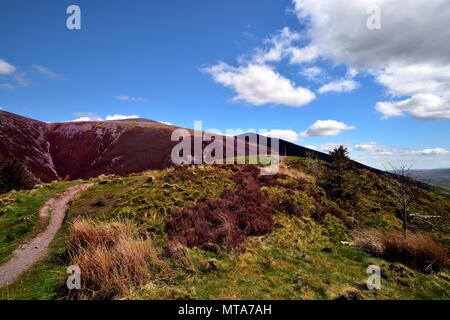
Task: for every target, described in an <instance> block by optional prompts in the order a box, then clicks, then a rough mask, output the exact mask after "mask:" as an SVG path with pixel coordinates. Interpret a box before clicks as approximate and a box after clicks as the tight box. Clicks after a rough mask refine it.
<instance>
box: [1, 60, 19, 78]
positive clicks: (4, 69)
mask: <svg viewBox="0 0 450 320" xmlns="http://www.w3.org/2000/svg"><path fill="white" fill-rule="evenodd" d="M15 71H16V67H14V66H13V65H11V64H9V63H8V62H6V61H5V60H3V59H1V58H0V74H12V73H14V72H15Z"/></svg>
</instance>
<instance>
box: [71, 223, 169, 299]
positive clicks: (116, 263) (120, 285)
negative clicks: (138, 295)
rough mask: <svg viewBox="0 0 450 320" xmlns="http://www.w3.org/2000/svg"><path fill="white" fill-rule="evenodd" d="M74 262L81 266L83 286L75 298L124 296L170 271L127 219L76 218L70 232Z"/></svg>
mask: <svg viewBox="0 0 450 320" xmlns="http://www.w3.org/2000/svg"><path fill="white" fill-rule="evenodd" d="M69 255H70V259H71V264H73V265H78V266H79V267H80V270H81V282H82V283H81V284H82V289H81V290H77V292H76V294H77V296H76V298H83V297H92V298H96V299H107V298H112V297H117V296H123V295H126V294H127V293H129V290H130V289H132V288H138V287H140V286H142V285H144V284H146V283H147V282H149V281H151V280H153V279H155V277H156V276H157V274H158V273H161V272H163V273H165V272H169V268H168V266H167V265H166V264H165V263H164V262H163V261H162V260H160V259H159V257H158V256H157V254H156V252H155V251H154V249H153V247H152V245H151V243H150V242H149V241H148V240H143V239H140V238H138V237H136V235H135V228H134V226H133V225H132V224H131V223H130V222H127V221H122V222H117V221H115V222H99V221H92V220H86V219H83V220H77V221H75V222H74V224H73V226H72V229H71V231H70V236H69Z"/></svg>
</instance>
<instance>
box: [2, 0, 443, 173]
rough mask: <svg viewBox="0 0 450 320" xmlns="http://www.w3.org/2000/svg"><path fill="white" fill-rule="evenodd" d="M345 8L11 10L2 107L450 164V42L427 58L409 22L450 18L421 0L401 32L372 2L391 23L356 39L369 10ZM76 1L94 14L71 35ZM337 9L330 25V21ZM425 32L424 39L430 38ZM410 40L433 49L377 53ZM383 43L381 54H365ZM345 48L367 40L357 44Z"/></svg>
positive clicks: (207, 2) (166, 4) (9, 6)
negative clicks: (241, 133) (247, 132)
mask: <svg viewBox="0 0 450 320" xmlns="http://www.w3.org/2000/svg"><path fill="white" fill-rule="evenodd" d="M339 2H341V4H343V3H344V2H343V1H339V0H333V1H330V4H329V5H321V6H314V5H313V2H312V1H311V0H295V1H290V0H289V1H288V0H266V1H260V0H245V1H238V0H229V1H218V0H195V1H185V0H177V1H175V0H172V1H114V0H109V1H100V0H98V1H75V2H72V1H70V2H69V1H56V0H54V1H50V0H47V1H45V0H43V1H22V0H17V1H2V2H1V3H0V39H1V40H0V43H1V45H0V107H1V108H3V109H4V110H7V111H10V112H14V113H18V114H21V115H24V116H28V117H31V118H35V119H39V120H43V121H49V122H56V121H68V120H73V119H77V118H80V117H88V118H92V119H95V118H102V119H105V118H106V117H107V116H108V115H111V116H112V115H138V116H139V117H142V118H148V119H154V120H158V121H167V122H170V123H173V124H176V125H179V126H183V127H192V126H193V122H194V120H202V121H203V125H204V128H205V129H207V128H218V129H220V130H223V131H225V129H227V128H231V129H236V128H242V129H249V128H255V129H267V130H278V131H274V133H273V134H274V135H276V134H277V133H278V135H280V136H281V137H286V138H290V139H291V140H293V141H295V142H296V143H299V144H301V145H307V146H311V147H314V148H316V149H319V150H327V148H330V147H332V146H334V145H336V144H341V143H342V144H345V145H347V146H348V147H349V148H350V150H351V154H352V156H353V157H354V158H356V159H357V160H360V161H362V162H365V163H367V164H369V165H374V166H377V167H382V165H383V164H386V163H387V162H394V163H397V162H400V161H406V160H407V161H408V162H410V163H411V164H413V165H414V167H415V168H433V167H450V155H449V152H448V150H450V128H449V118H450V106H449V103H448V102H449V101H450V98H449V97H450V95H449V94H447V93H448V92H447V91H445V90H447V89H448V88H449V87H450V85H449V83H450V80H449V79H448V78H445V79H443V78H442V76H439V77H438V76H437V75H435V73H433V71H434V70H441V71H442V72H445V70H447V69H445V68H447V67H449V66H450V62H449V61H448V60H445V56H447V57H448V56H449V55H448V51H447V50H448V47H443V48H436V47H435V46H434V47H433V49H432V50H434V51H433V54H430V55H429V56H424V55H423V54H422V51H426V50H427V45H428V44H427V43H422V42H423V41H418V42H417V41H416V40H417V39H410V38H409V37H410V35H409V34H410V33H413V32H414V31H415V30H408V28H403V29H402V28H399V25H397V24H398V23H403V22H402V21H407V20H408V14H411V15H412V14H413V12H416V10H417V9H418V8H420V9H422V11H425V12H427V11H426V10H429V11H430V13H434V12H435V11H436V12H437V13H438V16H437V17H435V19H434V21H433V22H432V23H433V24H437V26H438V27H440V26H441V25H439V23H442V24H444V26H448V28H447V29H450V23H448V22H445V21H450V19H446V18H450V16H449V15H448V11H445V10H444V12H443V10H442V8H441V7H439V6H436V5H429V6H427V5H426V1H419V0H412V4H413V7H412V8H409V9H404V10H403V11H404V13H402V14H403V15H404V16H405V19H403V20H402V19H396V20H395V23H394V20H393V19H392V22H391V20H389V19H390V18H391V17H392V16H391V15H390V14H391V13H390V12H391V11H392V10H391V9H392V8H390V7H386V8H384V7H383V6H382V5H383V3H385V2H386V1H381V0H380V1H368V5H369V2H370V3H377V2H380V6H381V14H382V15H381V17H382V20H381V21H382V22H383V21H385V27H384V29H381V31H380V33H378V34H376V33H374V32H372V33H367V35H366V34H361V35H359V34H354V33H350V32H347V30H355V28H360V29H361V30H363V29H365V27H364V26H362V27H361V24H360V23H359V22H360V21H363V20H364V21H366V19H367V16H366V14H367V13H366V12H363V11H361V10H360V8H359V7H357V6H356V7H355V8H347V9H346V10H344V11H343V10H341V9H340V8H341V7H339V6H338V5H339ZM362 2H365V0H364V1H362ZM387 2H389V1H387ZM428 2H429V1H428ZM436 2H439V1H436ZM333 3H335V5H336V6H333ZM393 3H394V2H393ZM70 4H77V5H78V6H79V7H80V8H81V30H68V29H67V28H66V19H67V17H68V14H66V8H67V7H68V6H69V5H70ZM393 5H394V4H393ZM414 6H417V8H414ZM423 6H425V7H423ZM353 9H354V10H353ZM383 12H386V14H385V15H384V16H383ZM324 13H326V14H328V15H329V16H331V18H332V19H331V22H328V24H329V25H323V24H320V23H319V22H318V21H319V19H318V17H319V16H320V14H324ZM351 14H353V15H356V16H355V17H354V19H353V20H352V19H350V18H351V17H349V16H347V15H351ZM383 18H384V20H383ZM362 19H363V20H362ZM424 19H426V18H424ZM348 21H350V22H348ZM351 21H354V25H351V24H350V25H346V24H349V23H351ZM399 21H400V22H399ZM445 23H447V24H449V25H445ZM432 27H433V26H430V28H432ZM321 28H323V29H321ZM347 28H350V29H347ZM409 29H411V28H410V27H409ZM328 30H335V31H333V32H334V33H330V34H328V33H327V32H329V31H328ZM357 30H359V29H357ZM430 30H432V29H430ZM372 31H373V30H372ZM417 31H418V32H416V33H418V34H417V37H421V38H419V39H424V37H425V36H426V32H427V30H422V29H420V30H417ZM339 32H342V34H339ZM361 32H363V31H361ZM364 32H370V31H367V30H364ZM375 32H376V30H375ZM402 32H404V33H405V37H403V38H401V39H407V40H408V41H410V43H414V41H416V42H415V43H419V44H418V45H417V46H419V47H420V46H423V47H424V48H418V49H413V50H411V49H410V48H409V47H408V43H405V44H404V45H405V47H404V48H401V47H400V48H399V47H398V43H399V42H400V43H401V41H398V40H396V41H395V43H394V42H392V43H391V42H390V41H385V40H384V41H383V46H384V47H383V51H380V52H382V53H381V54H380V53H377V49H378V48H380V46H381V45H380V44H379V43H377V41H381V40H383V39H382V38H383V37H386V39H390V38H395V37H397V36H399V34H401V33H402ZM342 35H344V36H345V37H347V38H345V37H344V40H343V41H342V42H339V43H338V45H336V42H333V41H334V40H333V39H340V40H342V39H343V36H342ZM373 35H375V38H374V39H375V40H374V41H372V42H371V44H370V45H369V46H373V47H370V48H369V49H370V50H367V48H366V50H365V51H362V50H361V52H363V53H361V52H360V51H358V50H360V48H361V46H362V45H363V44H364V45H367V44H366V41H365V40H364V39H367V37H371V36H373ZM352 36H354V37H355V38H351V37H352ZM394 36H395V37H394ZM443 36H446V35H445V34H444V35H443ZM330 39H331V40H330ZM380 39H381V40H380ZM447 39H448V38H447ZM340 40H339V41H340ZM363 40H364V41H363ZM435 40H437V41H439V39H435ZM345 41H349V43H351V44H353V43H358V41H360V43H361V45H359V46H358V47H355V48H354V49H348V46H345ZM405 42H407V41H405ZM386 43H387V45H386ZM340 45H342V48H340V47H339V46H340ZM389 46H391V47H389ZM305 48H313V49H316V48H317V52H316V51H315V50H312V51H311V52H310V54H309V55H308V52H309V51H305V50H303V49H305ZM419 49H423V50H419ZM435 51H436V52H435ZM368 52H370V53H368ZM409 53H410V54H411V57H412V58H410V56H408V54H409ZM266 54H267V55H266ZM268 54H275V55H274V56H273V55H272V56H269V55H268ZM277 54H278V55H277ZM371 54H373V56H371ZM383 54H386V57H381V58H380V59H378V58H379V57H380V56H382V55H383ZM442 57H444V58H443V59H441V58H442ZM378 60H380V61H378ZM407 63H408V64H407ZM251 66H253V69H252V68H251ZM424 66H426V67H427V68H426V72H419V71H420V70H424V68H425V67H424ZM411 70H413V71H411ZM418 70H419V71H418ZM448 70H450V69H448ZM424 74H425V75H424ZM308 75H309V76H308ZM411 75H412V76H411ZM405 77H407V78H406V79H407V80H405ZM410 79H413V80H410ZM409 81H411V83H408V82H409ZM343 82H345V83H343ZM330 83H331V85H329V84H330ZM404 83H407V88H404V87H403V86H402V84H404ZM419 84H420V85H419ZM327 85H328V87H327ZM433 85H435V87H436V88H444V89H445V90H444V93H442V91H441V90H440V91H439V92H438V91H437V89H436V90H435V92H431V91H430V90H431V89H428V88H430V87H433ZM258 88H259V89H261V90H262V91H264V92H260V91H261V90H258ZM321 88H322V89H321ZM326 88H328V90H327V89H326ZM411 88H417V89H415V90H416V91H414V90H413V89H411ZM422 88H425V89H422ZM271 90H272V91H273V92H271ZM448 91H449V92H450V90H448ZM380 103H382V104H380ZM437 109H438V110H437ZM405 159H406V160H405Z"/></svg>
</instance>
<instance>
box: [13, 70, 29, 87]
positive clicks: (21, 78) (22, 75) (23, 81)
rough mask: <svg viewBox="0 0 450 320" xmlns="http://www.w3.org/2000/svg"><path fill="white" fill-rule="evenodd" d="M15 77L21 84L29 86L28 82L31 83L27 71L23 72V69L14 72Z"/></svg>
mask: <svg viewBox="0 0 450 320" xmlns="http://www.w3.org/2000/svg"><path fill="white" fill-rule="evenodd" d="M14 78H15V79H16V81H17V83H18V84H20V85H21V86H23V87H26V86H28V84H29V83H30V81H29V80H28V78H27V76H26V74H25V72H23V71H17V72H16V73H15V74H14Z"/></svg>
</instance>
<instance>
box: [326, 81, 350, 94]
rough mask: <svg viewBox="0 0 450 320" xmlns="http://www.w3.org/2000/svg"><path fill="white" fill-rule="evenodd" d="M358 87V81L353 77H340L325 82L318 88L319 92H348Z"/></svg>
mask: <svg viewBox="0 0 450 320" xmlns="http://www.w3.org/2000/svg"><path fill="white" fill-rule="evenodd" d="M358 87H359V83H358V82H356V81H355V80H353V79H341V80H336V81H332V82H330V83H327V84H325V85H323V86H322V87H320V88H319V93H320V94H323V93H327V92H350V91H353V90H355V89H357V88H358Z"/></svg>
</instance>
